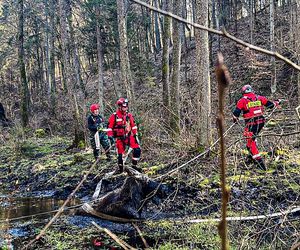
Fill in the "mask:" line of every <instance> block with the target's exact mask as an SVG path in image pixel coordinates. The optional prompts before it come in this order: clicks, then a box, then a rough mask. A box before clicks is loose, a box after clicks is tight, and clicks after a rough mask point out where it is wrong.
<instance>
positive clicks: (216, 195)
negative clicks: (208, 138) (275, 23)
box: [0, 137, 300, 249]
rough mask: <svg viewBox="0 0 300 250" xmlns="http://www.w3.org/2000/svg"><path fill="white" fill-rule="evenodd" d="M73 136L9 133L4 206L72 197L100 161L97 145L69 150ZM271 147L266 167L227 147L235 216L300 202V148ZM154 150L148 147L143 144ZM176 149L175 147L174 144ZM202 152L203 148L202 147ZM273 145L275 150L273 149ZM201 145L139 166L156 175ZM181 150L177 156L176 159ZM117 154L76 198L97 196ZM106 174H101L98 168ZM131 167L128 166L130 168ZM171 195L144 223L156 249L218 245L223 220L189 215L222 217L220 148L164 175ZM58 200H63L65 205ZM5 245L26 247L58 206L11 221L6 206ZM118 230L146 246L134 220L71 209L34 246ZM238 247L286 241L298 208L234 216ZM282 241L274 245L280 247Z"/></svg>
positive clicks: (106, 244) (295, 226) (85, 243)
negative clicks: (102, 229)
mask: <svg viewBox="0 0 300 250" xmlns="http://www.w3.org/2000/svg"><path fill="white" fill-rule="evenodd" d="M70 143H71V142H70V140H69V139H66V138H61V137H45V138H36V137H32V138H27V139H25V140H22V141H19V142H14V141H13V140H9V141H7V143H5V144H4V145H2V146H1V149H0V190H1V192H0V193H1V197H0V202H1V203H0V209H1V208H2V210H3V208H4V207H5V206H8V205H7V204H9V201H10V200H12V199H14V198H20V197H34V198H36V203H37V204H39V200H42V199H45V198H52V199H54V200H62V201H63V200H65V199H66V198H67V197H68V195H69V194H70V193H71V192H72V191H73V189H74V188H75V187H76V186H77V184H78V183H79V182H80V180H81V179H82V177H83V175H84V174H85V173H86V171H88V170H89V168H90V167H91V165H92V163H93V158H92V153H91V151H90V150H84V149H83V150H76V151H74V150H73V151H67V150H66V149H67V148H68V146H69V145H70ZM276 150H277V151H275V150H273V152H266V154H265V157H266V161H267V163H268V169H267V171H263V170H259V169H258V168H257V167H256V166H255V165H253V164H246V163H245V161H244V159H246V156H245V155H244V152H243V151H238V152H237V151H234V150H232V147H229V148H228V151H227V154H228V185H229V187H230V194H231V196H230V201H229V206H228V216H250V215H260V214H268V213H274V212H280V211H285V210H288V209H291V208H293V207H296V206H298V207H299V206H300V204H299V193H300V185H299V183H300V175H299V171H300V170H299V165H300V154H299V151H298V149H297V148H293V149H292V150H291V149H289V148H285V149H281V151H280V150H279V149H276ZM143 153H144V154H148V157H147V159H149V158H150V157H149V154H150V152H147V151H146V150H145V151H144V152H143ZM175 153H176V152H175ZM198 153H199V152H198ZM268 153H269V154H268ZM195 155H197V153H195V152H194V153H191V154H187V155H181V156H180V155H179V154H177V155H174V156H173V157H172V158H173V160H172V161H171V159H165V161H164V160H160V159H156V160H152V161H146V158H143V159H142V161H141V163H140V166H141V167H143V171H144V173H145V174H147V175H148V176H149V177H151V178H153V179H156V178H158V177H159V176H161V175H163V174H165V173H168V171H170V170H171V169H174V168H176V167H178V166H180V165H181V164H183V163H184V162H186V161H188V160H189V159H191V158H192V157H194V156H195ZM174 158H176V159H177V160H174ZM115 162H116V159H115V158H114V160H113V162H111V163H108V162H106V160H105V157H103V159H102V161H101V162H100V164H99V165H98V166H97V167H96V169H94V170H93V171H92V173H91V174H90V175H89V177H88V179H87V181H86V182H85V183H84V185H83V186H82V187H81V189H80V190H79V191H78V192H77V193H76V196H75V197H74V199H73V200H72V204H71V205H78V204H79V205H80V204H82V203H84V202H86V201H89V200H91V197H92V195H93V192H94V190H95V187H96V185H97V183H98V182H99V180H100V179H101V178H102V176H103V174H104V173H107V172H110V171H111V170H112V169H114V168H116V163H115ZM100 172H101V174H100V175H99V173H100ZM124 175H125V174H124ZM162 182H163V184H164V185H166V186H167V187H168V188H169V192H168V196H167V197H165V198H164V199H160V200H159V199H156V200H153V201H151V202H148V203H147V205H146V206H145V207H144V208H143V212H142V213H141V219H143V220H144V221H143V222H139V223H137V226H138V227H139V229H140V230H141V231H142V233H143V235H144V238H145V240H146V242H147V244H148V245H149V246H150V247H151V248H153V249H219V244H220V239H219V237H218V231H217V223H216V222H206V223H198V224H192V223H188V222H186V221H185V222H184V221H183V220H182V219H183V218H190V219H192V218H219V217H220V199H221V192H220V187H219V174H218V157H217V152H216V151H212V152H211V153H210V154H209V155H205V157H201V158H199V159H197V160H196V161H194V162H192V163H191V164H190V165H188V166H187V167H185V168H182V169H181V170H180V171H178V172H176V173H175V174H174V175H167V177H165V178H163V180H162ZM59 204H61V203H57V205H56V206H57V208H58V207H59ZM1 216H2V217H1V239H2V243H1V244H2V248H5V247H6V246H9V245H11V246H14V249H22V247H24V246H25V245H26V243H28V241H29V240H30V239H32V238H33V237H34V236H35V235H36V234H37V233H38V232H39V230H40V229H42V228H43V227H44V226H45V225H46V223H47V222H48V221H49V218H51V216H53V213H52V214H50V213H49V214H45V215H43V216H33V217H30V218H24V219H21V218H20V219H17V218H15V219H13V218H11V219H13V220H11V221H5V219H6V218H5V216H7V214H6V215H3V211H2V213H1ZM91 221H95V222H96V223H97V224H98V225H100V226H101V227H105V228H108V229H110V230H111V231H112V232H114V233H115V234H116V235H117V236H118V237H120V238H122V239H123V240H125V241H126V242H127V243H128V244H130V245H132V246H133V247H136V248H145V245H144V243H143V241H142V240H141V238H140V237H139V235H138V232H137V229H136V228H135V227H134V226H133V224H131V223H125V224H120V223H114V222H110V221H106V220H102V219H98V218H93V217H92V216H79V215H75V214H74V210H68V211H67V212H66V213H64V215H62V216H61V217H60V218H59V219H58V220H57V221H56V222H55V223H54V224H53V225H52V226H51V227H50V229H48V230H47V233H46V235H45V236H44V237H42V239H41V240H39V241H38V242H37V243H35V245H34V246H32V247H31V249H121V248H120V246H118V244H117V243H116V242H115V241H114V240H112V239H111V238H110V237H109V236H108V235H107V234H106V233H104V232H100V231H99V230H98V229H97V228H96V227H95V226H93V225H92V224H91ZM228 226H229V230H228V231H229V239H230V243H231V247H232V249H254V248H256V249H257V248H258V249H269V247H270V246H272V249H287V248H288V247H290V246H291V245H292V244H293V243H295V242H296V241H297V237H299V228H300V225H299V212H295V213H291V214H289V215H287V216H284V217H283V216H281V217H275V218H271V219H270V218H268V219H263V220H257V221H242V222H241V221H235V222H229V224H228ZM274 247H275V248H274Z"/></svg>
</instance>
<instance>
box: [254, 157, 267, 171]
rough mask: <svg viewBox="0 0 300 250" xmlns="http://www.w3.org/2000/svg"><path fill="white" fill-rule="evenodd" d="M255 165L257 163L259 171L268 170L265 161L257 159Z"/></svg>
mask: <svg viewBox="0 0 300 250" xmlns="http://www.w3.org/2000/svg"><path fill="white" fill-rule="evenodd" d="M255 163H256V165H257V166H258V168H259V169H261V170H267V168H266V165H265V163H264V160H263V159H262V158H260V159H256V160H255Z"/></svg>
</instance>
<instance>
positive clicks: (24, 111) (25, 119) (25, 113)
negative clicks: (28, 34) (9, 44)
mask: <svg viewBox="0 0 300 250" xmlns="http://www.w3.org/2000/svg"><path fill="white" fill-rule="evenodd" d="M18 7H19V10H18V12H19V26H18V29H19V32H18V33H19V34H18V42H19V43H18V54H19V55H18V57H19V58H18V59H19V62H18V63H19V69H20V77H21V100H22V101H21V116H22V126H23V127H24V128H25V127H27V125H28V123H29V101H30V95H29V89H28V83H27V77H26V68H25V55H24V3H23V0H18Z"/></svg>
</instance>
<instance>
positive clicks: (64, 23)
mask: <svg viewBox="0 0 300 250" xmlns="http://www.w3.org/2000/svg"><path fill="white" fill-rule="evenodd" d="M58 6H59V16H60V29H61V44H62V57H63V61H64V71H65V77H66V82H67V87H68V88H70V89H71V91H70V89H69V90H68V96H69V99H70V100H73V107H72V108H73V112H74V113H73V118H74V122H73V124H74V141H73V145H72V146H73V147H77V146H78V145H79V143H80V142H82V141H84V132H83V130H82V127H81V126H80V114H79V108H78V103H77V97H76V94H77V86H78V84H79V82H78V80H79V79H78V75H77V73H78V72H74V71H73V67H72V66H71V63H70V62H71V61H70V59H71V54H70V44H71V42H70V39H71V38H70V35H69V33H68V31H71V30H70V27H69V26H68V25H69V24H70V22H68V19H67V13H68V14H69V15H70V13H69V12H68V9H69V8H70V6H69V2H68V3H67V2H66V1H65V0H58ZM73 75H76V76H77V77H76V79H74V77H73Z"/></svg>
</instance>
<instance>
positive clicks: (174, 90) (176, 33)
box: [170, 0, 182, 136]
mask: <svg viewBox="0 0 300 250" xmlns="http://www.w3.org/2000/svg"><path fill="white" fill-rule="evenodd" d="M181 8H182V4H181V0H174V2H173V9H174V13H175V14H176V15H180V14H181ZM181 27H182V24H181V23H180V22H178V21H177V20H174V21H173V70H172V80H171V85H170V102H171V105H170V129H171V132H172V134H173V136H176V135H177V134H179V133H180V105H179V84H180V61H181V37H180V30H181Z"/></svg>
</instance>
